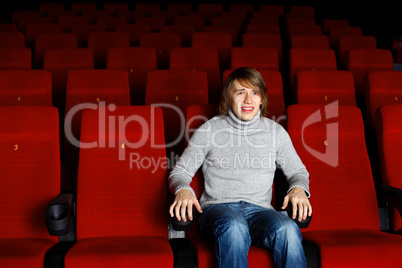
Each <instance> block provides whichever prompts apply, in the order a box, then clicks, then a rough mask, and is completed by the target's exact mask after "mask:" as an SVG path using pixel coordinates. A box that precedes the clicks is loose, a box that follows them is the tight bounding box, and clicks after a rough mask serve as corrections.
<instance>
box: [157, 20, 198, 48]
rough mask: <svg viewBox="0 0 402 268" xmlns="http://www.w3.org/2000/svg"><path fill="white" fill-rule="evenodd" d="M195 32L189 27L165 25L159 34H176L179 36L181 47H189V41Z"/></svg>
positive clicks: (192, 27)
mask: <svg viewBox="0 0 402 268" xmlns="http://www.w3.org/2000/svg"><path fill="white" fill-rule="evenodd" d="M194 31H195V28H194V26H190V25H165V26H162V27H161V29H160V32H161V33H176V34H179V35H180V40H181V46H182V47H190V46H191V39H192V38H193V33H194Z"/></svg>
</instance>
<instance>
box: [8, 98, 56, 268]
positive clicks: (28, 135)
mask: <svg viewBox="0 0 402 268" xmlns="http://www.w3.org/2000/svg"><path fill="white" fill-rule="evenodd" d="M0 136H1V138H0V155H1V156H0V157H1V161H0V165H1V168H0V178H1V179H0V202H1V206H0V212H1V214H0V215H1V216H0V227H1V231H0V263H1V266H2V267H4V268H14V267H37V268H41V267H44V258H45V253H46V252H47V251H48V250H49V249H50V248H51V247H52V246H54V245H55V244H56V243H57V241H58V238H57V237H55V236H51V235H49V233H48V231H47V228H46V224H45V220H44V216H45V212H46V207H47V205H48V203H49V202H50V201H51V200H52V199H53V198H55V197H56V196H57V195H59V194H60V147H59V140H60V137H59V117H58V114H57V109H56V108H55V107H51V106H46V107H45V106H4V107H0Z"/></svg>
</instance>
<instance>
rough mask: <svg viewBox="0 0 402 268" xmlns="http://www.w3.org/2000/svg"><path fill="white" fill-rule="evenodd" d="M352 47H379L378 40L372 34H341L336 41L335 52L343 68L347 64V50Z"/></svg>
mask: <svg viewBox="0 0 402 268" xmlns="http://www.w3.org/2000/svg"><path fill="white" fill-rule="evenodd" d="M351 48H369V49H375V48H377V40H376V38H375V37H374V36H371V35H341V36H339V38H338V40H337V42H336V48H335V52H336V54H337V57H338V61H339V63H340V65H341V67H342V68H344V66H345V58H346V52H347V51H348V50H349V49H351Z"/></svg>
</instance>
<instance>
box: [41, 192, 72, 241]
mask: <svg viewBox="0 0 402 268" xmlns="http://www.w3.org/2000/svg"><path fill="white" fill-rule="evenodd" d="M73 209H74V197H73V194H60V195H58V196H57V197H56V198H55V199H53V201H52V202H50V204H49V205H48V207H47V209H46V227H47V230H48V232H49V234H50V235H53V236H62V235H66V234H67V233H68V231H69V228H70V223H71V219H72V217H73V215H72V214H73Z"/></svg>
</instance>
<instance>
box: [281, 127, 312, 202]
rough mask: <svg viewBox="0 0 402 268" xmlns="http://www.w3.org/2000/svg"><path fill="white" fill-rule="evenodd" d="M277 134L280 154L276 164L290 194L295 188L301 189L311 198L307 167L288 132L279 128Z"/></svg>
mask: <svg viewBox="0 0 402 268" xmlns="http://www.w3.org/2000/svg"><path fill="white" fill-rule="evenodd" d="M277 132H278V133H277V134H278V135H277V139H278V154H277V158H276V164H277V166H278V167H279V168H280V169H282V171H283V173H284V175H285V177H286V179H287V181H288V184H289V189H288V192H289V191H290V190H292V188H294V187H301V188H303V189H304V191H305V192H306V194H307V197H310V189H309V183H310V181H309V173H308V171H307V169H306V167H305V165H304V164H303V162H302V161H301V159H300V157H299V155H298V154H297V152H296V149H295V148H294V146H293V143H292V140H291V139H290V136H289V134H288V133H287V132H286V130H285V129H284V128H283V127H281V126H279V129H278V131H277Z"/></svg>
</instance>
